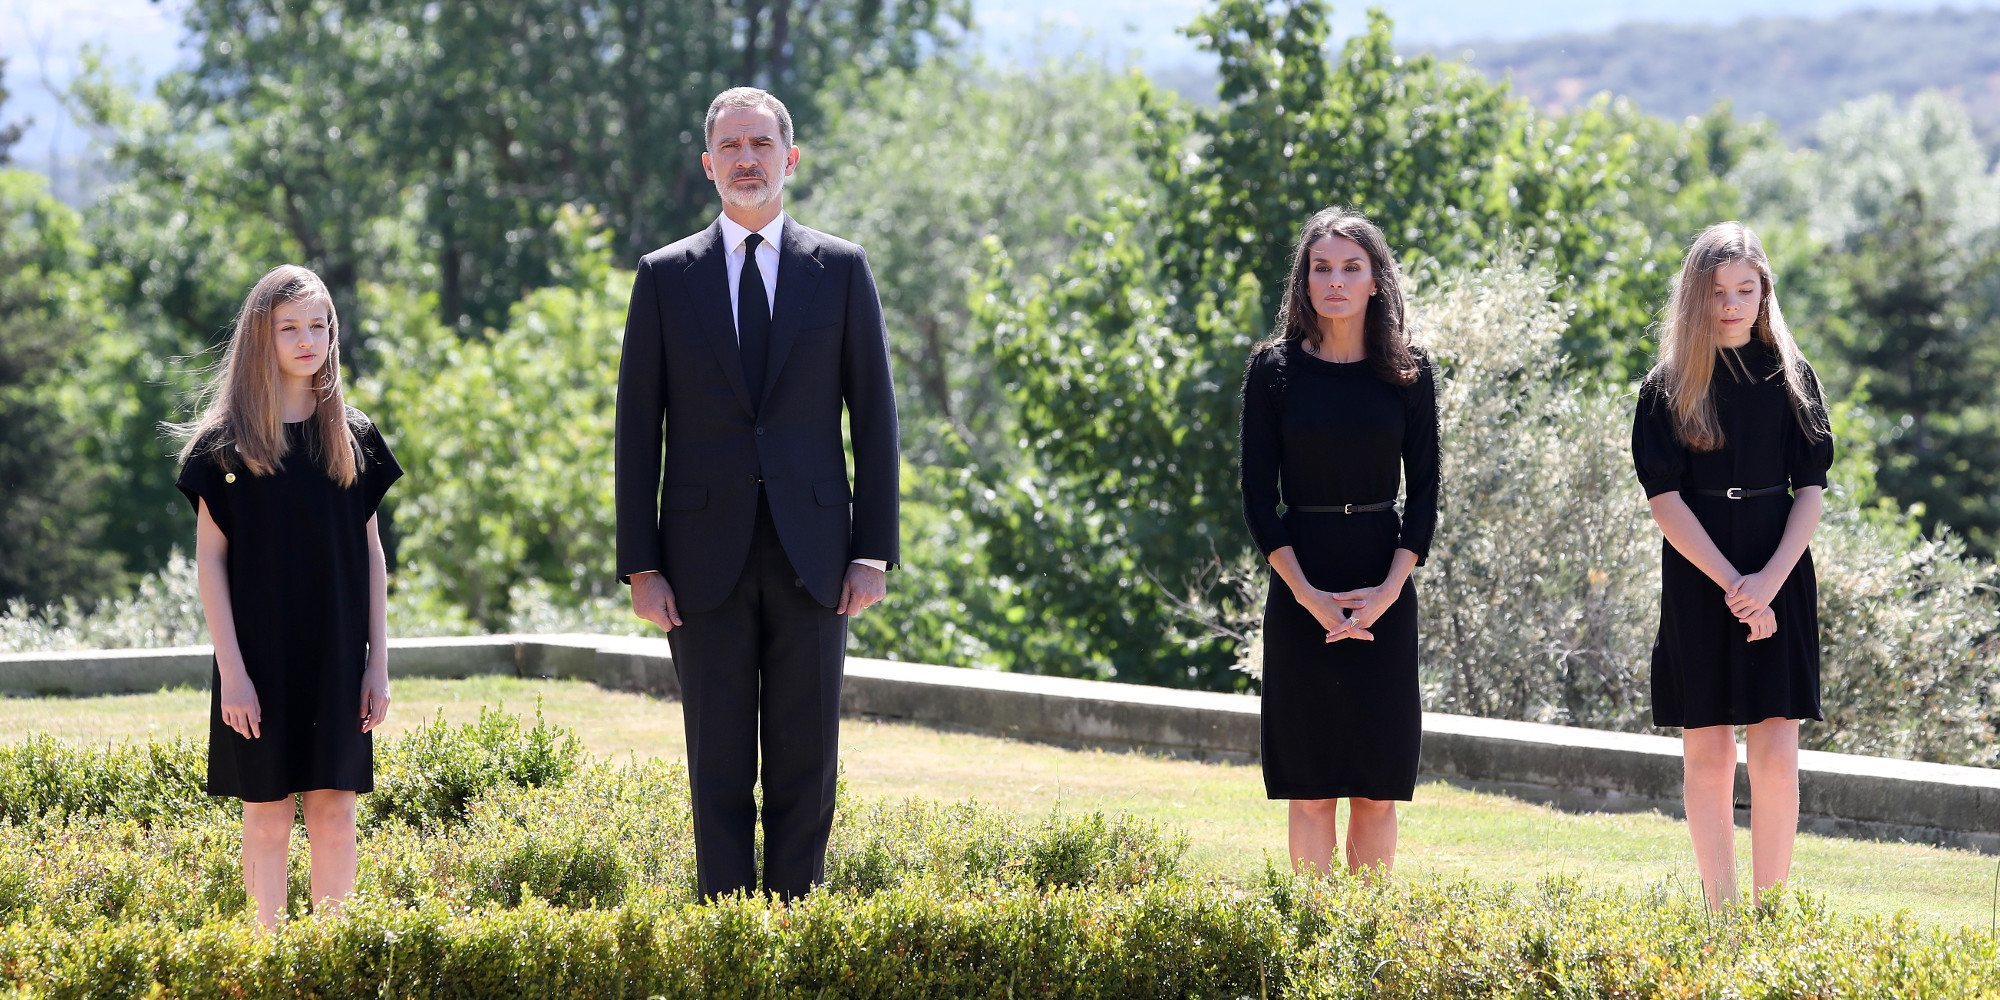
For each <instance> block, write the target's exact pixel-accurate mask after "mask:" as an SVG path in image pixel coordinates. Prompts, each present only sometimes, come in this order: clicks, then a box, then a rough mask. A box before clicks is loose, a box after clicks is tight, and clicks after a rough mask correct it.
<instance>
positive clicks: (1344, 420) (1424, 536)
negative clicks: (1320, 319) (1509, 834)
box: [1242, 342, 1438, 800]
mask: <svg viewBox="0 0 2000 1000" xmlns="http://www.w3.org/2000/svg"><path fill="white" fill-rule="evenodd" d="M1417 360H1418V363H1419V367H1418V370H1419V375H1418V378H1417V381H1416V382H1414V383H1412V384H1410V385H1407V386H1400V385H1393V384H1391V383H1389V382H1387V381H1385V380H1383V379H1382V378H1380V377H1378V376H1377V375H1376V374H1375V373H1374V371H1373V370H1372V369H1371V368H1370V366H1369V364H1368V363H1367V362H1366V361H1358V362H1353V363H1346V364H1343V363H1338V362H1331V361H1326V360H1323V359H1321V358H1318V357H1315V356H1313V355H1311V354H1308V353H1307V352H1306V351H1305V350H1304V349H1303V348H1302V347H1300V346H1299V345H1298V343H1297V342H1286V343H1283V344H1278V345H1274V346H1269V347H1265V348H1263V349H1261V350H1260V351H1258V352H1257V353H1256V354H1255V355H1253V356H1252V357H1251V359H1250V365H1249V370H1248V371H1247V372H1246V373H1245V376H1244V380H1243V424H1242V487H1243V511H1244V518H1245V519H1246V520H1247V521H1248V522H1249V525H1250V534H1251V536H1252V537H1253V538H1254V539H1255V540H1256V543H1257V548H1258V549H1259V550H1260V551H1262V552H1263V553H1264V554H1265V555H1266V556H1269V555H1270V554H1271V553H1272V552H1274V551H1276V550H1278V549H1281V548H1283V547H1285V546H1287V545H1289V546H1291V547H1292V549H1293V552H1294V553H1295V554H1296V555H1297V557H1298V561H1299V567H1300V569H1302V570H1303V571H1304V572H1305V576H1306V579H1307V580H1308V581H1310V582H1311V583H1312V585H1313V586H1315V587H1318V588H1320V589H1321V590H1327V591H1342V590H1353V589H1357V588H1361V587H1373V586H1376V585H1378V584H1380V583H1381V582H1382V580H1383V578H1384V577H1386V576H1387V575H1388V573H1389V563H1390V561H1391V559H1392V558H1393V557H1394V555H1395V552H1396V550H1397V549H1399V548H1403V549H1409V550H1410V551H1411V552H1414V553H1416V554H1417V558H1418V561H1419V563H1421V562H1422V560H1423V559H1424V557H1425V556H1427V555H1428V554H1429V551H1430V544H1431V535H1432V533H1433V531H1434V530H1435V529H1436V526H1437V503H1438V423H1437V382H1436V376H1435V373H1434V372H1433V371H1432V367H1431V364H1430V361H1429V359H1428V358H1426V357H1424V356H1423V355H1422V354H1421V353H1419V354H1418V358H1417ZM1399 486H1401V487H1402V488H1403V490H1402V492H1403V516H1402V518H1400V519H1399V518H1398V517H1397V515H1396V511H1395V510H1394V509H1388V510H1381V511H1373V512H1366V513H1354V514H1348V513H1314V512H1306V511H1301V510H1298V509H1296V508H1298V507H1323V506H1335V505H1344V504H1356V505H1360V504H1372V503H1378V502H1381V501H1384V500H1394V499H1395V498H1396V495H1397V491H1398V487H1399ZM1281 499H1282V500H1283V502H1284V503H1285V504H1286V505H1287V506H1288V509H1286V510H1285V511H1284V512H1283V513H1280V512H1279V509H1278V507H1279V502H1280V500H1281ZM1369 631H1370V632H1372V633H1374V636H1375V639H1374V641H1372V642H1368V641H1362V640H1354V639H1343V640H1341V641H1339V642H1335V643H1328V642H1326V630H1325V629H1324V628H1322V627H1321V626H1320V624H1319V622H1318V620H1317V619H1315V618H1314V617H1313V616H1312V613H1311V612H1310V611H1307V610H1306V608H1305V606H1304V605H1301V604H1300V603H1299V602H1298V601H1297V600H1295V599H1294V598H1293V597H1292V592H1291V588H1289V587H1288V586H1286V585H1285V582H1284V580H1282V579H1280V578H1279V577H1278V575H1277V573H1276V572H1273V573H1272V574H1271V576H1270V592H1269V595H1268V597H1267V598H1266V601H1265V606H1264V677H1263V703H1262V704H1263V764H1264V790H1265V793H1266V794H1267V795H1269V797H1271V798H1274V799H1332V798H1349V797H1358V798H1368V799H1399V800H1408V799H1409V798H1410V797H1411V796H1412V795H1413V794H1414V793H1415V791H1416V784H1417V755H1418V750H1419V748H1420V746H1421V744H1422V739H1423V706H1422V701H1421V698H1420V696H1419V692H1418V682H1417V590H1416V585H1415V583H1414V582H1405V583H1404V585H1403V591H1402V596H1401V597H1399V598H1397V599H1396V602H1395V603H1394V604H1392V605H1390V606H1389V609H1388V611H1386V612H1384V613H1383V615H1382V617H1381V618H1380V619H1378V620H1377V621H1376V622H1375V625H1374V627H1373V628H1371V629H1370V630H1369Z"/></svg>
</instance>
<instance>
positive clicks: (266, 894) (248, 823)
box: [243, 795, 292, 927]
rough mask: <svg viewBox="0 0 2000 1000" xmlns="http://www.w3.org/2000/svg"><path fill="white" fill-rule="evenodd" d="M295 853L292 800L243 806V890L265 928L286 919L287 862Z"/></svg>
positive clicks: (284, 799) (286, 798) (289, 798)
mask: <svg viewBox="0 0 2000 1000" xmlns="http://www.w3.org/2000/svg"><path fill="white" fill-rule="evenodd" d="M291 852H292V797H291V796H289V795H287V796H285V797H284V798H282V799H279V800H278V801H276V802H245V803H243V888H244V890H245V891H246V892H247V893H248V894H249V896H250V902H251V904H252V905H253V906H255V907H256V908H257V923H258V924H260V925H262V926H264V927H275V926H277V923H278V921H279V920H281V919H283V918H284V915H285V882H286V874H285V872H286V864H285V862H286V859H287V858H288V857H289V856H290V855H291Z"/></svg>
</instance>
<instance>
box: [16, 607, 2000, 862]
mask: <svg viewBox="0 0 2000 1000" xmlns="http://www.w3.org/2000/svg"><path fill="white" fill-rule="evenodd" d="M389 655H390V668H391V670H392V671H393V672H394V673H395V675H396V676H402V677H444V678H454V677H471V676H476V675H480V674H505V675H514V676H522V677H559V678H571V679H577V680H588V681H591V682H593V683H596V684H599V685H601V686H603V687H607V688H612V689H617V690H625V691H642V692H646V693H648V694H653V695H658V696H662V697H676V696H678V695H679V685H678V683H677V682H676V679H675V676H674V671H673V655H672V653H671V651H670V650H669V649H668V645H667V641H666V640H665V639H662V638H647V637H628V636H603V635H586V634H560V635H492V636H473V637H463V638H410V639H392V640H390V643H389ZM209 658H210V651H209V648H208V647H206V646H192V647H182V648H174V649H151V650H89V651H81V652H66V653H8V654H0V693H6V694H29V695H33V694H62V695H97V694H112V693H120V692H133V691H151V690H158V689H160V688H166V687H174V686H178V685H187V686H193V687H200V686H204V685H206V684H207V683H208V680H209V673H210V667H209ZM841 707H842V710H843V711H844V712H845V713H847V714H850V715H862V716H870V717H875V718H884V719H900V720H907V721H912V722H919V723H923V724H926V725H932V726H938V727H942V728H949V729H957V730H963V731H968V732H979V733H987V734H992V735H997V736H1005V737H1011V738H1015V739H1023V740H1033V741H1036V742H1044V743H1055V744H1061V745H1067V746H1096V747H1106V748H1112V749H1121V750H1139V751H1145V752H1151V753H1164V754H1172V755H1176V756H1185V757H1193V758H1198V759H1205V760H1228V761H1243V762H1247V761H1254V760H1256V759H1257V755H1258V702H1257V698H1256V697H1255V696H1253V695H1241V694H1222V693H1217V692H1211V691H1185V690H1179V689H1174V688H1162V687H1151V686H1146V685H1139V684H1119V683H1114V682H1108V681H1092V680H1080V679H1077V678H1070V677H1045V676H1040V675H1035V674H1012V673H1002V672H998V671H990V670H975V669H965V668H958V667H942V666H934V665H931V664H921V663H901V662H895V661H890V660H877V659H869V658H865V657H849V658H848V660H847V680H846V684H845V685H844V686H843V690H842V697H841ZM1420 766H1421V769H1422V772H1423V774H1424V775H1425V776H1426V777H1427V778H1430V779H1433V780H1442V781H1448V782H1451V783H1454V784H1460V785H1464V786H1467V787H1472V788H1480V789H1489V790H1496V791H1502V792H1506V793H1508V794H1512V795H1518V796H1522V797H1525V798H1529V799H1532V800H1535V801H1539V802H1546V803H1550V804H1552V805H1555V806H1558V807H1561V808H1565V809H1573V810H1633V809H1657V810H1661V811H1664V812H1668V813H1678V811H1679V808H1680V794H1681V751H1680V741H1679V740H1678V739H1675V738H1672V737H1666V736H1655V735H1648V734H1641V733H1619V732H1608V731H1604V730H1595V729H1581V728H1576V727H1570V726H1553V725H1545V724H1541V723H1533V722H1515V721H1510V720H1505V719H1482V718H1474V717H1470V716H1460V715H1441V714H1437V713H1430V712H1427V713H1425V714H1424V744H1423V755H1422V758H1421V765H1420ZM1748 791H1749V781H1748V777H1747V774H1746V773H1744V768H1743V766H1742V764H1741V763H1740V760H1739V764H1738V777H1737V793H1738V806H1739V808H1740V807H1741V806H1743V805H1745V804H1746V803H1747V796H1748ZM1799 794H1800V803H1799V805H1800V816H1801V824H1802V826H1803V827H1804V828H1806V829H1808V830H1813V831H1815V832H1823V833H1829V834H1836V835H1841V836H1862V837H1869V838H1877V839H1892V840H1910V841H1918V842H1922V843H1930V844H1938V845H1943V846H1950V847H1960V848H1969V849H1973V850H1979V851H1984V852H1987V853H2000V770H1990V769H1986V768H1975V767H1959V766H1953V765H1947V764H1931V763H1924V762H1920V761H1906V760H1893V759H1887V758H1879V757H1863V756H1856V755H1853V754H1836V753H1821V752H1817V751H1811V750H1807V751H1802V752H1801V753H1800V755H1799Z"/></svg>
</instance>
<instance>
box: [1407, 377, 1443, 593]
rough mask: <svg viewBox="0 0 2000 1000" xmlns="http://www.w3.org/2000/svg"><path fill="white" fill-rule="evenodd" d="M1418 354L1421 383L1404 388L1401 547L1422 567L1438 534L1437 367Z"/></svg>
mask: <svg viewBox="0 0 2000 1000" xmlns="http://www.w3.org/2000/svg"><path fill="white" fill-rule="evenodd" d="M1415 353H1416V356H1417V380H1416V381H1415V382H1412V383H1410V384H1409V385H1408V386H1405V387H1404V389H1403V408H1404V414H1403V534H1402V537H1401V539H1400V540H1399V541H1398V542H1397V545H1398V546H1399V547H1401V548H1405V549H1408V550H1410V551H1411V552H1414V553H1416V554H1417V565H1419V566H1421V565H1423V564H1424V560H1426V559H1428V558H1430V552H1431V536H1433V535H1435V534H1436V533H1437V520H1438V487H1439V482H1440V476H1439V462H1438V410H1437V367H1436V366H1435V365H1434V364H1432V362H1431V359H1430V358H1429V357H1428V356H1427V355H1425V354H1424V353H1423V352H1421V351H1417V352H1415Z"/></svg>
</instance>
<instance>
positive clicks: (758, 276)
mask: <svg viewBox="0 0 2000 1000" xmlns="http://www.w3.org/2000/svg"><path fill="white" fill-rule="evenodd" d="M762 242H764V237H762V236H759V235H758V234H756V233H751V234H750V235H749V236H746V237H744V239H743V274H742V275H741V277H739V278H738V279H737V281H736V347H737V350H740V351H742V352H743V381H744V382H746V383H748V384H749V387H750V402H751V405H752V406H755V405H757V404H759V403H761V402H763V400H764V358H765V356H766V355H767V354H769V353H770V346H771V301H770V300H769V299H767V298H765V297H764V294H765V293H764V272H763V271H761V270H759V269H758V267H757V244H759V243H762Z"/></svg>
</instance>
